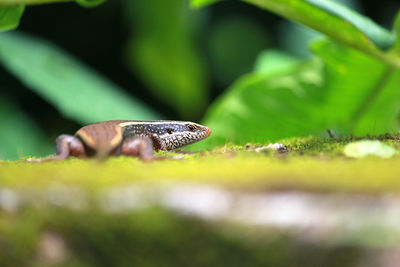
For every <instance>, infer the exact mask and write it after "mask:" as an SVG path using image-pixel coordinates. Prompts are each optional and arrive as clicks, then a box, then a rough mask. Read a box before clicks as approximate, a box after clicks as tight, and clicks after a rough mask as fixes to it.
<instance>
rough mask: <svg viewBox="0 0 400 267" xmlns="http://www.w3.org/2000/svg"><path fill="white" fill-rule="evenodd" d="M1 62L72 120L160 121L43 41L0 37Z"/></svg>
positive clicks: (116, 89)
mask: <svg viewBox="0 0 400 267" xmlns="http://www.w3.org/2000/svg"><path fill="white" fill-rule="evenodd" d="M0 63H1V64H3V65H4V67H6V68H7V69H8V70H9V71H10V72H11V73H13V74H14V75H15V76H17V77H18V79H20V80H21V81H22V82H23V83H24V84H25V85H26V86H27V87H28V88H30V89H32V90H33V91H34V92H36V93H37V94H39V95H40V96H42V97H43V98H44V99H46V100H47V101H48V102H50V103H51V104H53V105H54V106H55V107H56V108H57V109H58V110H59V111H60V112H61V113H62V114H64V115H65V116H66V117H68V118H71V119H73V120H75V121H78V122H81V123H90V122H95V121H102V120H109V119H156V118H160V116H159V115H158V114H156V112H154V111H152V110H151V109H150V108H149V107H147V106H145V105H144V104H143V103H141V102H140V101H138V100H135V99H134V98H132V97H131V96H129V95H127V94H126V93H124V92H123V91H122V90H121V89H120V88H119V87H118V86H116V85H114V84H112V83H111V82H110V81H108V80H107V79H105V78H104V77H102V76H101V75H100V74H98V73H96V72H95V71H94V70H91V69H90V68H89V67H87V66H85V65H84V64H82V63H81V62H79V61H78V60H77V59H75V58H73V57H72V56H70V55H68V54H67V53H66V52H64V51H62V50H61V49H59V48H58V47H56V46H54V45H52V44H50V43H48V42H46V41H44V40H41V39H37V38H33V37H30V36H27V35H23V34H21V33H19V34H17V33H7V34H2V35H0Z"/></svg>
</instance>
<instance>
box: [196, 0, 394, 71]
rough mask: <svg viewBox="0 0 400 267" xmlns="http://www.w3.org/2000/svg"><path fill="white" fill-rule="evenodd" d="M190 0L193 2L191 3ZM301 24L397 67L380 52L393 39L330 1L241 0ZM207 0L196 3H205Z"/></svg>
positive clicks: (391, 45)
mask: <svg viewBox="0 0 400 267" xmlns="http://www.w3.org/2000/svg"><path fill="white" fill-rule="evenodd" d="M192 1H193V0H192ZM243 1H244V2H248V3H251V4H254V5H256V6H259V7H262V8H265V9H268V10H270V11H272V12H275V13H277V14H279V15H281V16H283V17H286V18H288V19H291V20H294V21H296V22H299V23H302V24H304V25H306V26H309V27H310V28H313V29H315V30H317V31H319V32H322V33H324V34H326V35H327V36H329V37H331V38H333V39H335V40H338V41H340V42H343V43H344V44H347V45H349V46H352V47H354V48H357V49H360V50H362V51H364V52H366V53H369V54H371V55H373V56H376V57H379V58H381V59H382V60H385V61H386V62H387V63H389V64H392V65H394V66H397V67H400V59H398V58H396V57H392V54H391V53H383V52H382V51H381V50H388V49H389V48H391V47H393V45H394V43H395V40H396V39H395V36H394V35H392V34H391V33H390V32H388V31H387V30H386V29H384V28H382V27H380V26H379V25H377V24H375V23H374V22H373V21H372V20H370V19H369V18H367V17H365V16H362V15H360V14H358V13H357V12H355V11H352V10H351V9H349V8H347V7H346V6H344V5H341V4H339V3H337V2H335V1H333V0H298V1H280V0H243ZM208 2H209V1H207V0H203V1H201V0H198V1H196V3H197V4H196V6H198V5H199V3H202V4H204V5H206V4H208Z"/></svg>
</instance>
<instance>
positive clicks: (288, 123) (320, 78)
mask: <svg viewBox="0 0 400 267" xmlns="http://www.w3.org/2000/svg"><path fill="white" fill-rule="evenodd" d="M313 51H314V52H315V53H316V54H317V55H318V58H314V59H312V60H309V61H306V62H305V63H301V64H299V63H296V62H291V60H290V59H286V61H287V62H286V63H282V64H276V65H274V64H271V66H272V68H271V70H270V71H268V72H265V73H263V72H260V71H258V72H254V73H251V74H248V75H246V76H244V77H242V78H241V79H239V80H238V81H237V82H236V83H234V84H233V85H232V87H231V88H230V89H229V90H228V92H227V93H226V94H225V95H223V96H222V97H221V98H219V99H217V101H216V102H215V103H213V105H212V106H211V108H210V109H209V112H208V113H207V115H206V117H205V121H204V122H203V124H205V125H207V126H209V127H210V128H211V129H212V130H213V134H212V135H211V136H210V138H208V140H206V141H205V142H203V144H199V145H198V147H201V146H203V147H205V146H210V145H216V144H219V145H222V144H224V143H225V142H226V141H232V142H234V143H238V144H244V143H247V142H260V143H265V142H266V141H275V140H279V139H282V138H286V137H292V136H305V135H309V134H318V135H319V134H323V133H324V132H325V131H326V129H328V128H329V129H331V128H333V129H336V130H338V131H339V132H341V133H345V134H348V133H353V134H357V135H365V134H381V133H387V132H397V131H398V130H399V121H398V114H399V112H400V71H396V70H394V69H392V68H390V67H387V66H386V65H385V64H383V63H381V62H380V61H379V60H376V59H374V58H371V57H369V56H367V55H365V54H364V53H361V52H359V51H357V50H354V49H350V48H347V47H345V46H342V45H339V44H336V43H333V42H329V41H327V40H323V41H319V42H316V43H315V44H314V45H313ZM263 57H264V58H266V59H268V57H267V56H265V55H264V56H263ZM282 58H284V57H282ZM264 64H266V65H268V64H267V63H264ZM273 66H276V69H275V70H274V68H273ZM267 69H268V68H267Z"/></svg>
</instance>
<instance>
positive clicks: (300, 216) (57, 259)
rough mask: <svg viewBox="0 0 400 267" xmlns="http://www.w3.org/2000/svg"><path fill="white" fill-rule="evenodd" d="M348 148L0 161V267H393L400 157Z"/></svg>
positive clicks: (296, 143) (292, 145) (311, 143)
mask: <svg viewBox="0 0 400 267" xmlns="http://www.w3.org/2000/svg"><path fill="white" fill-rule="evenodd" d="M397 140H398V136H387V139H383V140H382V142H383V143H385V144H387V145H388V146H390V147H392V148H394V149H395V150H396V151H397V150H398V148H399V145H398V141H397ZM349 141H351V140H343V141H338V140H336V139H318V138H309V139H295V140H292V141H288V142H287V143H286V144H287V145H288V147H287V149H286V150H282V151H280V152H276V151H275V152H274V151H270V150H267V149H264V148H263V147H262V146H251V145H249V146H247V147H239V146H238V147H229V146H227V147H224V148H222V149H215V150H212V151H208V152H200V153H182V152H178V153H172V152H168V153H163V154H165V155H167V156H170V157H175V158H180V160H164V161H156V162H150V163H144V162H141V161H139V160H138V159H132V158H124V157H120V158H111V159H109V160H107V161H106V162H104V163H98V162H95V161H91V160H86V161H83V160H78V159H71V160H67V161H60V162H47V163H43V164H38V163H28V162H22V161H20V162H0V173H2V180H1V186H0V244H1V247H2V249H1V250H0V265H1V266H111V265H112V266H397V263H398V258H399V256H400V254H399V253H400V251H399V249H398V247H399V244H400V227H399V225H400V198H399V193H400V183H399V181H398V173H399V172H400V164H399V162H400V157H399V156H398V154H397V153H396V154H392V155H391V158H389V159H380V158H376V157H372V158H371V157H367V158H365V159H350V158H347V157H345V156H344V155H345V154H343V151H344V150H343V148H344V145H345V144H346V143H348V142H349ZM17 178H18V179H17Z"/></svg>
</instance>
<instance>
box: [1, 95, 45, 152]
mask: <svg viewBox="0 0 400 267" xmlns="http://www.w3.org/2000/svg"><path fill="white" fill-rule="evenodd" d="M0 129H1V131H0V159H1V160H14V159H19V158H21V157H26V156H33V155H35V156H44V155H46V154H48V152H49V148H50V144H49V143H48V141H46V139H45V138H44V136H43V133H42V132H41V131H40V129H39V128H38V127H37V126H36V125H35V124H34V123H32V120H31V119H30V118H29V117H28V116H27V115H26V114H24V113H23V112H22V111H21V110H19V109H18V107H17V106H15V105H14V104H13V103H12V102H10V101H9V100H7V99H5V98H4V97H0Z"/></svg>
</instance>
